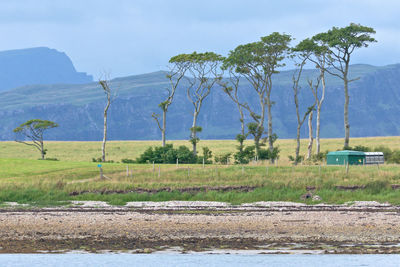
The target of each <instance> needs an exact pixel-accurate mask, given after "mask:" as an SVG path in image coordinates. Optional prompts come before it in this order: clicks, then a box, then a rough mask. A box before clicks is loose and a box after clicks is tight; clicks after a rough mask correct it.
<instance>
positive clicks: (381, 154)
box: [365, 152, 383, 156]
mask: <svg viewBox="0 0 400 267" xmlns="http://www.w3.org/2000/svg"><path fill="white" fill-rule="evenodd" d="M365 155H366V156H383V152H365Z"/></svg>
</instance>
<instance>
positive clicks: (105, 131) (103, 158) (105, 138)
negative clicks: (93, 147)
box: [101, 103, 110, 162]
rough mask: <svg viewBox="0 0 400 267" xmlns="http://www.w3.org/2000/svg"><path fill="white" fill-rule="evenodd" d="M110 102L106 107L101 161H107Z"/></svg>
mask: <svg viewBox="0 0 400 267" xmlns="http://www.w3.org/2000/svg"><path fill="white" fill-rule="evenodd" d="M109 106H110V104H109V103H108V104H107V106H106V108H105V109H104V125H103V126H104V129H103V144H102V146H101V152H102V156H101V161H103V162H105V161H106V142H107V111H108V107H109Z"/></svg>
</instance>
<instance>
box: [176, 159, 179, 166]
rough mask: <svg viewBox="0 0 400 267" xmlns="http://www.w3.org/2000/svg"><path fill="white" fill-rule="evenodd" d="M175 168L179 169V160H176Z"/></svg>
mask: <svg viewBox="0 0 400 267" xmlns="http://www.w3.org/2000/svg"><path fill="white" fill-rule="evenodd" d="M176 168H179V159H178V158H176Z"/></svg>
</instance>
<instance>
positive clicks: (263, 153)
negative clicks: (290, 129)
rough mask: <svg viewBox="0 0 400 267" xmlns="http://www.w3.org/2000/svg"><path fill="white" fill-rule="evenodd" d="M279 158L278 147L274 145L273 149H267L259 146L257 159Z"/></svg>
mask: <svg viewBox="0 0 400 267" xmlns="http://www.w3.org/2000/svg"><path fill="white" fill-rule="evenodd" d="M277 158H279V147H277V146H276V147H274V149H273V150H272V152H271V151H269V149H263V148H261V149H260V150H259V151H258V159H277Z"/></svg>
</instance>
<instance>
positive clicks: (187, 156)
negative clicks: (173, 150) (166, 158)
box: [177, 146, 197, 164]
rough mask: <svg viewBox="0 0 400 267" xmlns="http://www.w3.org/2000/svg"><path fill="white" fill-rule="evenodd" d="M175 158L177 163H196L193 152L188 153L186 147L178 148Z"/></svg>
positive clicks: (188, 150)
mask: <svg viewBox="0 0 400 267" xmlns="http://www.w3.org/2000/svg"><path fill="white" fill-rule="evenodd" d="M177 156H178V159H179V163H186V164H189V163H196V162H197V156H195V155H194V154H193V152H192V151H190V149H189V148H187V147H186V146H180V147H178V150H177Z"/></svg>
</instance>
